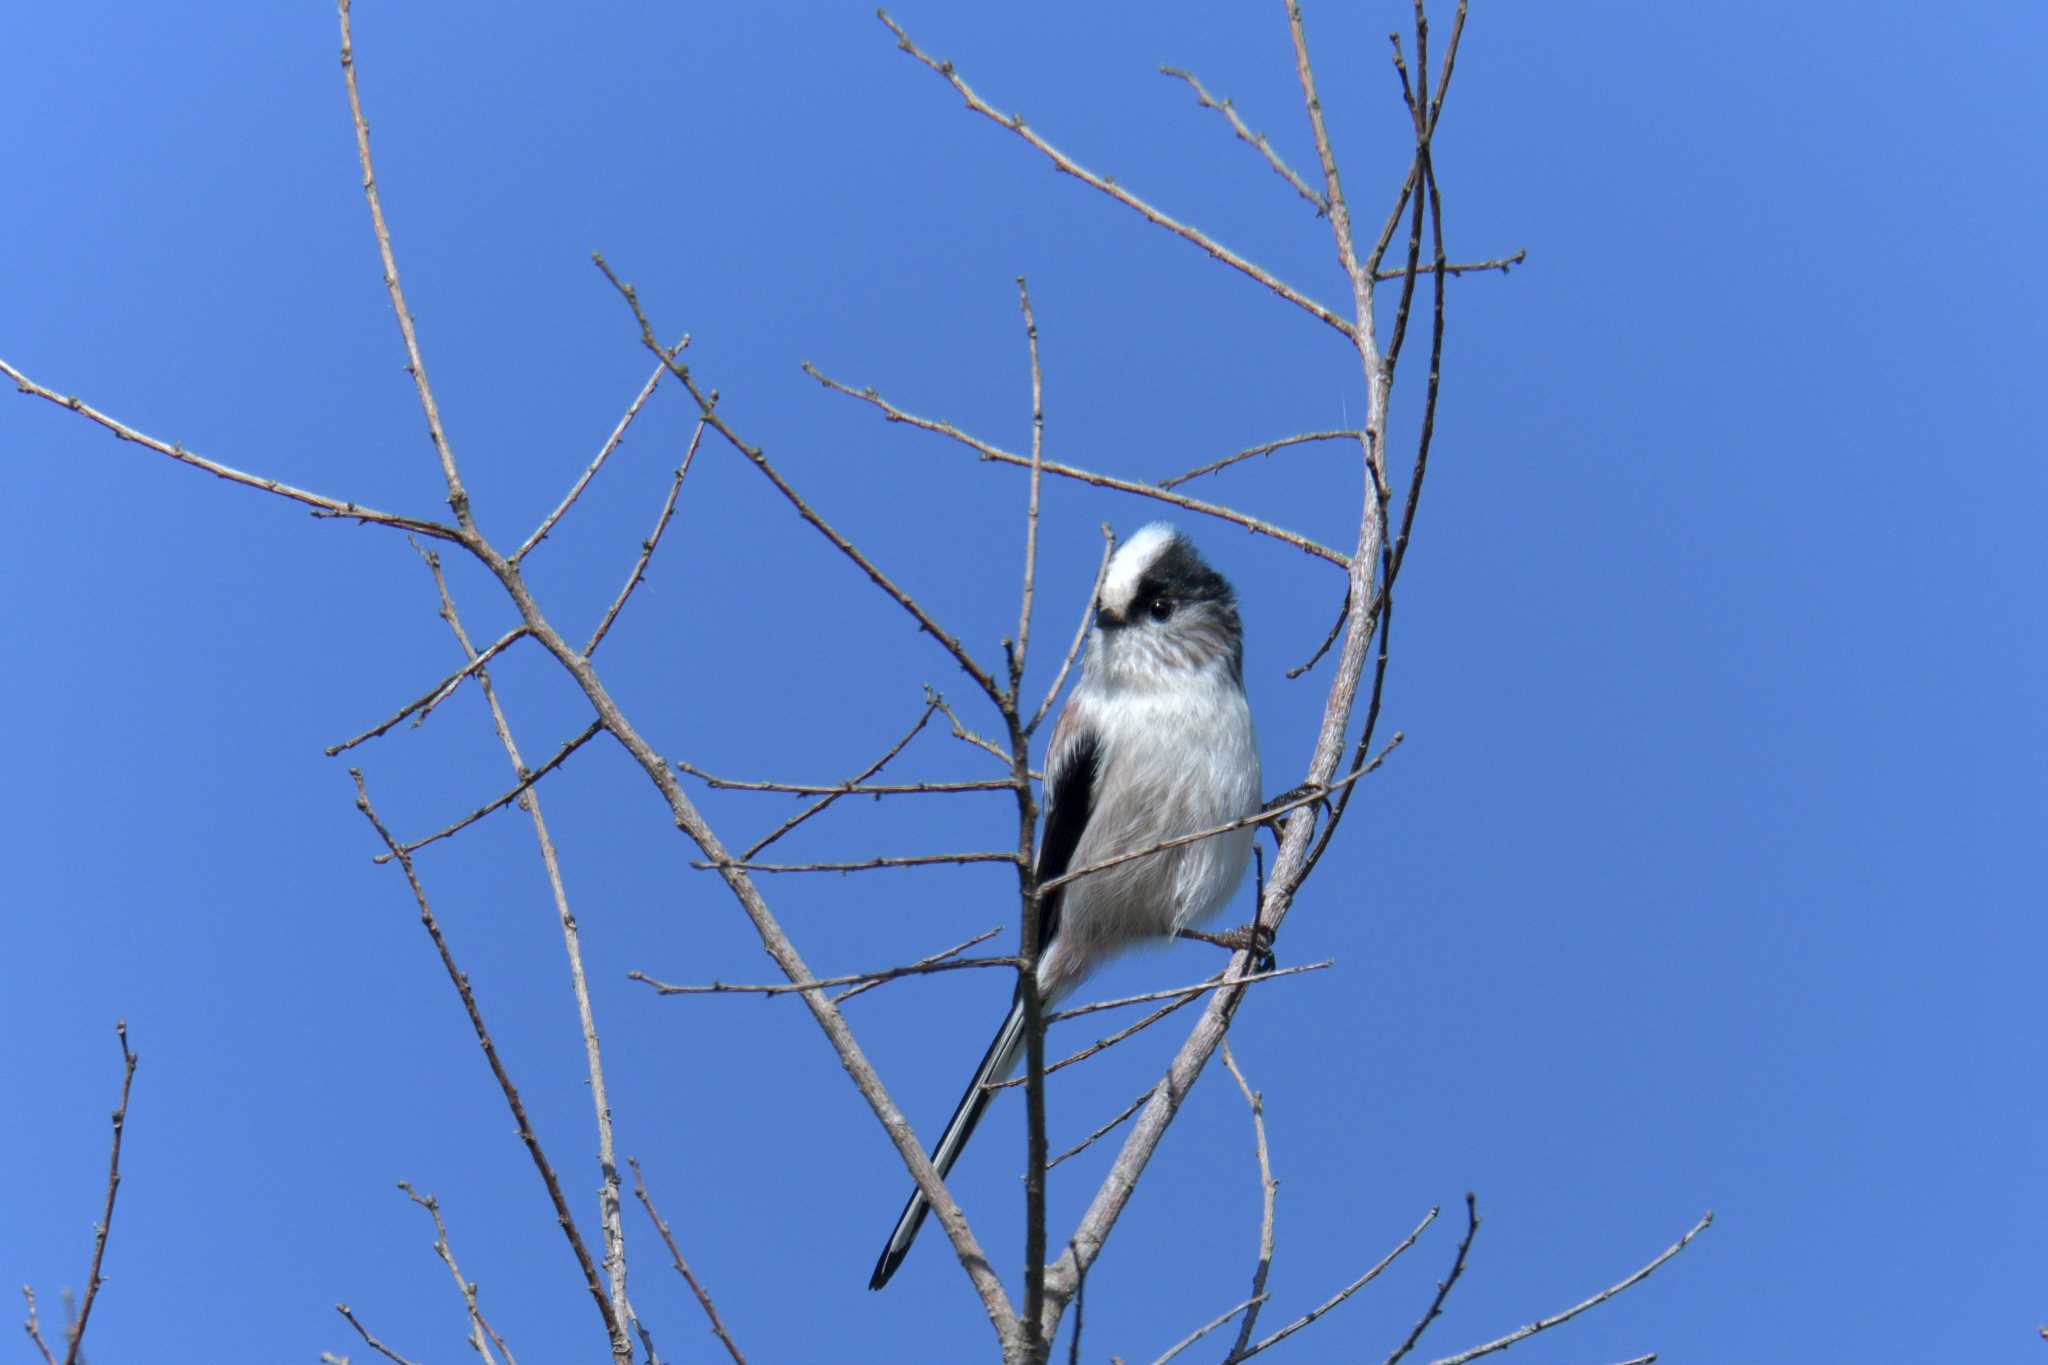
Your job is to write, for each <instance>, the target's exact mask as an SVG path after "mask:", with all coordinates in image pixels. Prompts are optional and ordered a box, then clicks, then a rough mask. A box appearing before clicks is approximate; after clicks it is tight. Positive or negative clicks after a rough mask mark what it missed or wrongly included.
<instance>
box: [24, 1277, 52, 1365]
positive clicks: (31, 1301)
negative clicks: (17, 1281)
mask: <svg viewBox="0 0 2048 1365" xmlns="http://www.w3.org/2000/svg"><path fill="white" fill-rule="evenodd" d="M21 1296H22V1298H24V1299H26V1300H28V1317H27V1318H26V1319H24V1320H23V1321H22V1324H21V1330H22V1331H24V1332H26V1333H28V1339H29V1340H30V1341H33V1342H34V1343H35V1344H36V1349H37V1350H38V1351H41V1352H42V1353H43V1362H44V1365H57V1357H56V1356H54V1355H52V1354H51V1353H50V1343H49V1342H47V1341H44V1340H43V1325H42V1323H40V1322H39V1321H37V1320H36V1291H35V1290H34V1289H32V1288H30V1287H29V1286H28V1285H23V1286H22V1287H21Z"/></svg>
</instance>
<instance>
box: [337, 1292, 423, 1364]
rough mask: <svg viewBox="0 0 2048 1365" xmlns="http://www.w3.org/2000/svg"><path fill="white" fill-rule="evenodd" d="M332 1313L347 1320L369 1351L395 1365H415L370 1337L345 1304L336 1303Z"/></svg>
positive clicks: (366, 1329)
mask: <svg viewBox="0 0 2048 1365" xmlns="http://www.w3.org/2000/svg"><path fill="white" fill-rule="evenodd" d="M334 1311H335V1312H337V1313H339V1314H341V1315H342V1317H344V1318H346V1319H347V1320H348V1325H349V1326H351V1327H353V1328H355V1329H356V1335H357V1336H359V1337H361V1338H362V1339H363V1343H364V1344H365V1345H366V1346H368V1347H369V1348H370V1349H371V1350H373V1351H375V1352H376V1353H377V1354H378V1355H381V1356H383V1357H384V1358H385V1359H386V1360H389V1361H393V1362H395V1365H415V1363H414V1362H413V1361H410V1360H407V1359H406V1358H405V1357H404V1356H402V1355H400V1354H399V1353H398V1352H396V1351H394V1350H392V1349H391V1348H390V1347H389V1346H386V1345H385V1344H384V1343H383V1342H381V1341H379V1340H377V1338H376V1337H374V1336H372V1335H370V1329H369V1328H367V1327H365V1326H363V1324H362V1323H360V1322H358V1321H356V1315H355V1313H354V1311H353V1310H351V1309H350V1308H349V1306H348V1305H347V1304H345V1303H337V1304H336V1305H334Z"/></svg>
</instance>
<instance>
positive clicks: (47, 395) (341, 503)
mask: <svg viewBox="0 0 2048 1365" xmlns="http://www.w3.org/2000/svg"><path fill="white" fill-rule="evenodd" d="M0 374H5V375H6V376H7V377H8V378H9V379H12V380H13V381H14V386H15V388H17V389H19V390H20V391H21V392H22V393H26V394H32V395H34V396H35V397H37V398H41V399H43V400H45V401H47V402H51V403H55V404H56V405H57V406H58V407H60V408H69V409H70V410H71V411H72V412H75V413H77V414H78V415H79V416H81V417H83V418H85V419H86V420H87V421H90V422H94V423H97V424H98V425H100V426H102V427H105V428H106V429H107V430H108V431H111V432H112V433H114V435H115V436H117V437H119V438H120V439H121V440H124V441H132V442H133V443H134V444H136V445H139V446H143V447H145V448H146V449H149V450H154V451H155V452H157V453H158V454H159V455H168V456H170V457H171V458H172V459H174V460H176V461H178V462H179V463H180V464H188V465H191V466H192V467H193V468H194V469H203V470H205V471H206V472H207V473H209V474H211V475H213V476H214V477H215V478H217V479H226V480H227V481H228V482H229V483H238V484H241V485H242V486H243V487H244V488H254V489H257V490H259V491H260V492H264V493H273V494H275V495H277V496H278V497H280V498H288V499H290V500H291V501H292V502H296V503H302V504H304V505H305V506H307V507H310V508H312V509H313V515H315V516H328V517H347V518H351V519H353V520H355V521H359V522H366V523H369V524H372V525H376V526H392V527H396V528H397V529H399V530H401V531H414V532H417V533H418V534H420V535H423V536H431V537H433V538H434V539H436V540H455V541H459V540H461V539H462V532H461V531H459V530H457V529H456V528H455V527H453V526H449V525H446V524H444V523H442V522H438V521H429V520H427V519H426V518H424V517H406V516H400V515H398V514H397V513H394V512H380V511H378V510H377V509H376V508H374V507H365V506H363V505H362V504H361V503H358V502H348V501H346V500H344V499H341V498H330V497H328V496H326V495H325V494H323V493H314V492H310V491H308V490H307V489H304V488H297V487H294V486H293V485H291V484H288V483H285V482H283V481H281V480H278V479H266V478H263V477H261V476H260V475H256V474H248V473H244V472H243V471H242V470H239V469H234V468H230V467H229V466H227V465H224V464H220V463H217V462H216V461H213V460H209V459H207V458H206V457H205V456H203V455H195V454H194V453H192V452H191V451H189V450H187V449H185V447H183V446H182V445H175V444H173V443H171V442H168V441H160V440H158V439H157V438H156V437H154V436H149V435H146V434H144V433H143V432H140V431H137V430H136V429H135V428H134V427H131V426H129V425H128V424H127V423H125V422H122V421H120V420H119V419H117V418H114V417H109V416H108V415H107V414H106V413H104V412H101V411H100V410H99V409H98V408H96V407H94V406H92V405H91V404H90V403H87V402H86V401H85V400H84V399H82V398H70V397H66V396H65V395H63V394H61V393H58V392H57V391H56V390H54V389H47V388H44V387H43V386H42V385H41V384H38V383H37V382H36V381H35V380H33V379H30V378H29V377H28V376H27V375H25V374H23V373H22V372H21V371H20V370H17V369H15V368H14V367H13V366H12V365H10V364H8V363H7V362H6V361H5V360H0Z"/></svg>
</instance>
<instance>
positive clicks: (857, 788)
mask: <svg viewBox="0 0 2048 1365" xmlns="http://www.w3.org/2000/svg"><path fill="white" fill-rule="evenodd" d="M669 764H670V766H672V767H674V768H675V770H676V771H677V772H682V773H688V774H689V775H690V776H691V777H694V778H696V779H697V780H698V781H699V782H702V783H703V784H704V785H705V786H707V787H710V788H712V789H714V790H716V791H735V792H780V793H782V794H783V795H786V796H945V795H949V794H951V793H954V792H1001V791H1009V790H1011V789H1012V788H1014V787H1015V786H1016V785H1017V784H1016V783H1015V782H1012V781H1011V780H1010V779H1009V778H1007V777H983V778H976V779H974V780H973V781H968V782H852V781H847V782H833V783H829V784H828V783H822V782H749V781H746V780H744V779H742V778H737V777H720V776H718V775H717V774H715V773H709V772H706V771H705V770H704V769H702V768H699V767H698V766H696V765H695V764H694V763H686V762H684V761H683V760H682V759H680V758H672V759H670V760H669Z"/></svg>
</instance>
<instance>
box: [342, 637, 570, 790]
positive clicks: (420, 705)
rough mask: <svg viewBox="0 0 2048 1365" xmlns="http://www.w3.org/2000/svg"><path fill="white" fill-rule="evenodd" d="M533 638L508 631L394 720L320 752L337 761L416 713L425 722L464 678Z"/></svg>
mask: <svg viewBox="0 0 2048 1365" xmlns="http://www.w3.org/2000/svg"><path fill="white" fill-rule="evenodd" d="M530 634H532V632H531V631H529V630H527V628H526V627H525V626H514V627H512V629H510V630H508V631H506V632H505V633H504V634H503V635H500V636H499V637H498V638H497V639H496V640H495V641H493V642H492V644H491V646H490V648H488V649H486V650H485V651H484V652H483V653H481V654H479V655H477V656H476V657H475V658H473V659H471V660H470V661H469V662H468V663H466V664H464V665H463V666H462V667H460V668H458V669H456V670H455V671H454V672H453V673H450V674H449V675H448V676H447V677H445V678H443V679H441V681H439V682H437V683H435V684H434V685H433V686H432V687H431V688H429V689H428V690H427V691H426V692H425V694H423V695H422V696H420V697H419V698H417V699H416V700H413V701H409V702H407V703H406V704H405V705H404V706H401V707H400V708H399V709H398V713H397V714H396V715H393V716H390V717H388V718H386V719H385V720H383V721H381V722H380V723H378V724H376V725H373V726H371V727H370V728H369V729H367V730H365V731H363V732H362V733H361V734H359V735H357V736H356V737H355V738H353V739H345V740H343V741H342V742H341V743H339V744H330V745H328V746H327V747H326V748H325V749H322V750H321V751H320V752H322V753H324V754H326V755H327V756H328V757H329V758H333V757H334V756H335V755H336V754H338V753H340V752H342V751H343V750H344V749H353V748H355V747H356V745H358V744H361V743H363V742H364V741H365V740H372V739H376V738H377V737H378V736H380V735H382V734H384V733H385V732H387V731H388V730H390V729H391V727H393V726H394V725H396V724H398V722H400V721H402V720H404V719H405V718H406V717H407V716H409V715H411V714H412V713H413V712H415V711H417V712H419V713H420V720H425V719H426V718H427V715H428V713H429V712H431V711H432V710H433V709H434V708H435V707H436V706H439V705H440V704H441V703H442V702H443V701H446V700H447V699H448V697H449V696H450V695H452V694H453V693H454V691H455V689H456V688H458V687H460V686H461V685H462V680H463V679H464V678H467V677H468V676H469V675H470V674H472V673H474V672H476V671H477V670H478V669H479V668H482V667H483V666H484V665H485V664H487V663H489V662H490V661H491V660H492V659H495V658H496V657H497V656H498V654H499V653H500V651H502V650H504V649H505V648H506V647H507V646H509V645H511V644H512V643H513V642H514V641H517V640H523V639H525V638H526V637H527V636H528V635H530ZM413 723H414V724H415V725H417V724H419V721H414V722H413Z"/></svg>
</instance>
